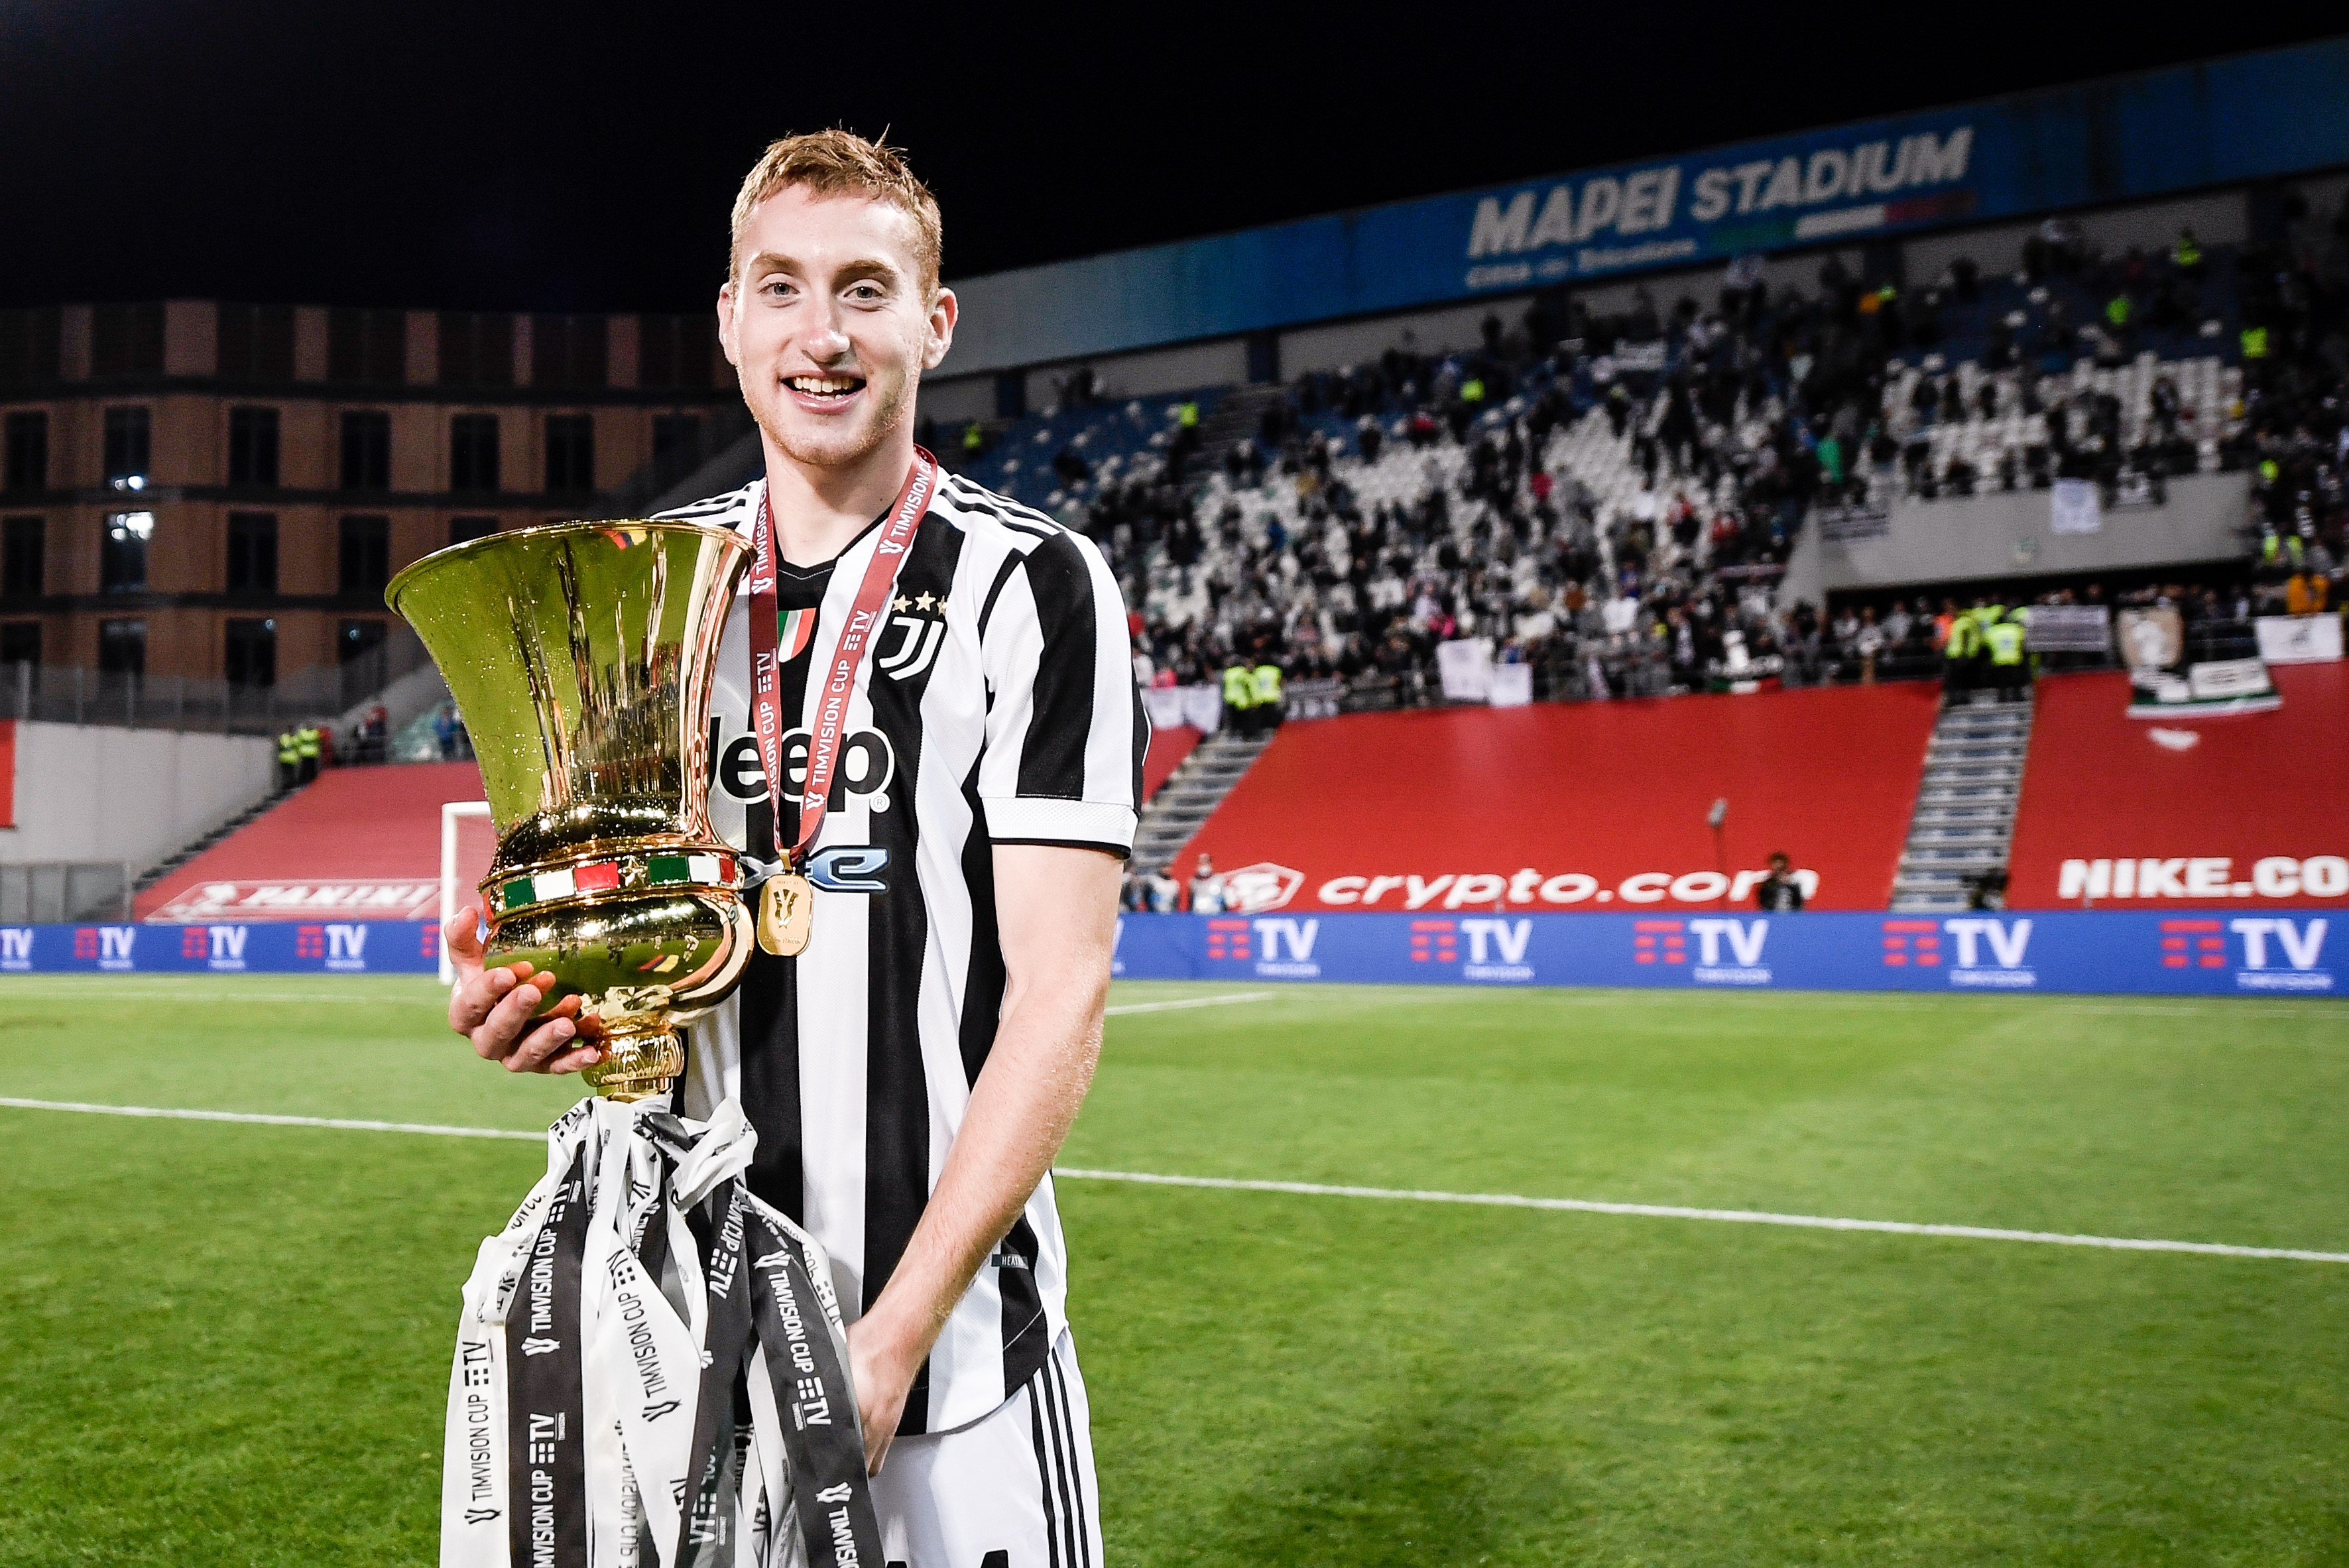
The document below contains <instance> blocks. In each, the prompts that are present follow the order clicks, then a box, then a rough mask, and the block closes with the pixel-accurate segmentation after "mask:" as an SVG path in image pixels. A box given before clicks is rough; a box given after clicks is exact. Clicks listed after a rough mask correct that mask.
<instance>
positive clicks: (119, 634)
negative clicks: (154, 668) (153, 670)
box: [98, 621, 147, 676]
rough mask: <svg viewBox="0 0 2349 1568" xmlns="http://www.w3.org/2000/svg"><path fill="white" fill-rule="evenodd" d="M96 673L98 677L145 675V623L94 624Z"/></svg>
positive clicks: (113, 622)
mask: <svg viewBox="0 0 2349 1568" xmlns="http://www.w3.org/2000/svg"><path fill="white" fill-rule="evenodd" d="M98 673H99V674H100V675H109V676H142V675H145V674H146V673H147V623H146V622H144V621H100V622H99V623H98Z"/></svg>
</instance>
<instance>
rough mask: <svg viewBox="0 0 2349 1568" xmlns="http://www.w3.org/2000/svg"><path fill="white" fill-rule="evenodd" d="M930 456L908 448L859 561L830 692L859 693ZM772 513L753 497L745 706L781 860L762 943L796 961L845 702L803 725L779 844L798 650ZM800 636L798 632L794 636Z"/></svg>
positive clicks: (767, 893)
mask: <svg viewBox="0 0 2349 1568" xmlns="http://www.w3.org/2000/svg"><path fill="white" fill-rule="evenodd" d="M937 473H938V466H937V459H935V458H933V457H931V456H930V454H929V453H927V452H926V451H924V450H923V449H921V448H919V447H916V448H915V449H914V466H913V468H912V469H911V470H910V471H909V472H907V474H906V475H905V487H904V488H903V489H901V490H898V492H897V500H896V504H895V505H894V506H892V507H891V508H890V509H889V520H888V521H887V522H886V523H885V524H884V525H883V527H882V530H881V535H880V537H879V538H878V539H877V540H875V541H874V546H873V559H872V560H871V561H869V562H866V563H865V567H864V582H862V583H858V584H857V587H856V599H855V602H854V604H853V605H852V606H851V607H850V609H849V612H848V621H847V624H845V625H843V627H842V628H841V631H840V635H839V637H838V639H837V640H836V641H835V642H834V644H833V655H832V665H831V670H830V673H829V674H828V675H827V676H826V677H825V679H824V683H823V686H821V687H820V688H819V689H820V690H821V691H823V692H825V693H828V694H832V696H834V697H845V696H851V695H853V694H854V692H855V690H856V675H857V671H858V670H859V669H860V668H861V667H862V666H863V665H864V655H866V654H867V653H869V652H871V650H872V646H873V644H874V641H875V640H876V634H878V632H879V631H880V628H881V623H882V619H883V617H882V614H881V612H882V609H883V607H884V606H885V604H887V603H888V602H889V594H890V593H891V591H892V590H893V589H895V587H896V585H897V569H898V568H899V567H900V566H902V565H904V564H905V557H906V556H907V554H909V553H910V552H912V550H913V544H914V532H915V531H916V529H917V528H919V527H920V526H921V521H922V514H923V513H924V512H926V511H928V510H929V506H930V496H931V493H932V492H933V491H934V490H936V487H937ZM775 557H776V543H775V514H774V512H773V511H772V510H771V508H770V507H769V506H768V504H767V500H766V498H765V497H764V496H761V498H760V500H759V516H758V520H757V521H756V522H755V523H754V524H753V525H752V527H751V530H750V709H751V719H752V724H751V728H752V730H753V731H754V732H755V733H756V736H757V738H758V742H759V763H760V766H761V768H763V769H765V770H766V774H767V800H768V804H769V807H770V809H771V813H772V816H773V820H774V831H775V849H776V851H778V854H779V856H780V858H781V861H782V864H781V868H780V869H778V870H777V871H776V872H775V874H774V875H772V876H771V877H769V878H768V879H767V880H766V882H764V883H763V884H761V889H760V892H759V916H758V921H757V926H758V933H759V945H760V946H761V947H762V948H764V949H766V950H767V951H768V952H769V953H771V954H774V955H775V956H776V957H778V958H793V957H796V956H798V955H799V954H800V953H801V952H802V950H803V949H805V948H806V946H807V944H808V930H809V926H810V925H811V924H812V922H813V921H814V919H815V888H814V885H813V884H812V883H811V882H809V881H808V879H807V876H806V874H805V873H804V872H802V870H801V869H800V868H802V866H804V865H806V864H807V858H808V851H811V850H812V849H813V848H815V841H816V838H817V835H819V834H821V833H822V832H823V813H824V807H825V804H826V802H828V801H829V800H830V799H831V798H832V776H833V769H835V768H836V767H837V766H838V765H839V761H840V750H841V748H840V738H841V731H842V729H843V727H845V726H846V724H847V722H848V706H849V705H848V703H847V702H846V701H845V700H829V701H825V702H823V703H821V704H819V705H818V707H817V712H816V716H815V721H814V723H813V724H812V725H811V726H810V727H809V735H808V763H807V781H806V783H805V784H804V785H803V786H802V789H801V792H800V809H799V841H798V842H797V843H793V844H788V845H787V844H785V843H784V842H783V809H784V797H783V781H784V779H785V778H786V777H787V775H786V774H785V772H784V767H783V697H782V674H783V665H786V664H787V663H789V662H790V660H791V658H792V655H795V654H796V653H797V651H798V650H797V649H796V648H793V649H791V650H789V651H786V650H785V649H784V648H783V646H782V627H781V620H782V617H781V609H780V605H779V603H778V596H777V594H776V593H775ZM803 635H804V634H796V635H795V636H794V639H793V640H794V641H795V642H797V641H798V640H800V637H801V636H803Z"/></svg>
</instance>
